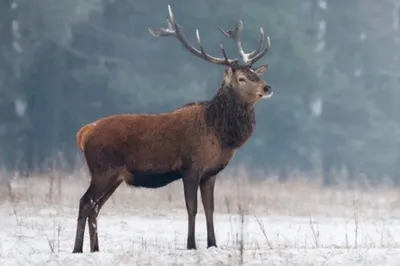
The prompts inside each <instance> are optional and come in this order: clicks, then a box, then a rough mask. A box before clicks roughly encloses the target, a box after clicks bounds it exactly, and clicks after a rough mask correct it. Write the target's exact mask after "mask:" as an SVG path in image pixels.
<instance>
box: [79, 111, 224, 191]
mask: <svg viewBox="0 0 400 266" xmlns="http://www.w3.org/2000/svg"><path fill="white" fill-rule="evenodd" d="M196 106H198V104H193V105H190V106H186V107H185V108H184V109H186V110H182V109H178V110H177V111H175V112H172V113H168V114H162V115H118V116H110V117H106V118H103V119H101V120H99V121H96V122H93V123H90V124H88V125H86V126H84V127H82V128H81V130H80V131H79V132H78V134H77V142H78V146H79V147H80V149H81V150H82V151H83V152H84V155H85V158H86V161H87V164H88V167H89V170H90V172H91V173H93V177H94V179H98V178H101V173H104V172H108V171H110V169H113V170H115V171H116V172H118V173H119V174H120V175H121V176H122V177H123V179H124V181H125V183H126V184H128V185H130V186H134V187H143V188H160V187H163V186H166V185H168V184H169V183H171V182H174V181H176V180H179V179H181V178H182V177H183V175H184V174H185V169H188V168H190V167H191V162H193V161H194V160H195V158H194V157H195V156H196V160H199V156H201V154H209V153H210V152H211V154H216V153H217V151H218V150H219V145H218V141H217V139H216V138H215V137H214V134H212V132H210V128H209V127H207V126H206V125H205V120H204V118H203V117H204V114H202V112H201V110H202V109H200V108H197V107H196ZM187 108H190V109H191V110H188V109H187ZM207 132H208V134H207ZM204 133H206V134H204ZM197 136H199V137H197ZM204 136H206V138H207V139H208V140H209V139H213V138H214V139H215V141H213V143H214V145H209V142H208V141H207V143H206V142H204V145H201V142H202V140H201V139H204ZM199 145H201V146H199ZM207 145H208V146H209V147H207ZM199 151H200V152H199ZM206 157H208V156H206ZM213 157H214V158H213V159H216V160H215V161H216V162H217V161H219V160H218V158H216V157H215V156H213ZM217 157H218V156H217ZM208 159H211V158H208ZM227 163H228V162H226V163H225V162H223V164H222V165H221V164H217V165H212V166H211V167H209V168H207V169H203V170H202V171H203V173H202V176H203V178H206V177H207V176H211V175H215V174H217V173H219V172H220V171H222V170H223V169H224V168H225V166H226V165H227ZM97 173H98V174H100V176H99V175H97ZM98 181H100V182H101V181H102V180H98Z"/></svg>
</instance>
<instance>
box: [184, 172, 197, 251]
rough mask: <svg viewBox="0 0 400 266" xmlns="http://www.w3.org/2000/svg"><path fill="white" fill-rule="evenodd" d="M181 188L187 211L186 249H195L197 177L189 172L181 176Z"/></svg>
mask: <svg viewBox="0 0 400 266" xmlns="http://www.w3.org/2000/svg"><path fill="white" fill-rule="evenodd" d="M183 188H184V195H185V202H186V209H187V213H188V234H187V249H196V240H195V223H196V214H197V190H198V188H199V179H198V177H197V175H195V174H190V175H186V176H185V177H183Z"/></svg>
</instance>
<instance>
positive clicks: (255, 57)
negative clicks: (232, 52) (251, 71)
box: [246, 36, 271, 66]
mask: <svg viewBox="0 0 400 266" xmlns="http://www.w3.org/2000/svg"><path fill="white" fill-rule="evenodd" d="M270 46H271V40H270V38H269V36H268V37H267V40H266V42H265V47H264V48H263V49H262V50H261V51H260V52H259V53H257V54H256V55H255V56H254V57H253V58H251V59H250V60H249V62H247V63H246V65H248V66H252V65H253V64H254V63H255V62H257V61H258V60H260V59H261V58H262V57H263V56H264V55H265V54H266V53H267V52H268V49H269V47H270Z"/></svg>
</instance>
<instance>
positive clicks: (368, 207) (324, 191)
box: [0, 168, 400, 218]
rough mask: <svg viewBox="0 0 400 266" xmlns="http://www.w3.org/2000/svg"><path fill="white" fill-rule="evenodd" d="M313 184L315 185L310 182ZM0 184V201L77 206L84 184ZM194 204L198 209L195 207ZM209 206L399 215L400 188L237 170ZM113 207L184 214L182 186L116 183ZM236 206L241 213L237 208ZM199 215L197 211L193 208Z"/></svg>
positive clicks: (82, 173) (58, 180) (51, 177)
mask: <svg viewBox="0 0 400 266" xmlns="http://www.w3.org/2000/svg"><path fill="white" fill-rule="evenodd" d="M316 180H317V181H316ZM2 184H3V185H1V183H0V189H1V194H0V202H1V201H3V203H4V202H9V203H12V204H16V205H18V204H24V203H26V202H29V204H33V205H37V206H42V205H43V204H44V203H45V204H49V205H54V206H58V207H67V208H77V206H78V202H79V199H80V197H81V196H82V195H83V193H84V192H85V190H86V189H87V187H88V184H89V176H88V174H87V172H86V170H85V169H84V168H82V169H80V170H78V171H76V173H75V174H72V175H64V174H60V173H57V172H52V173H50V174H48V175H46V176H31V177H29V178H19V179H14V180H12V181H11V182H4V181H3V183H2ZM200 202H201V201H199V205H201V203H200ZM215 205H216V206H215V208H216V211H218V212H221V213H238V212H239V211H242V212H244V213H245V214H252V215H253V214H263V215H269V214H278V215H289V216H306V217H309V216H310V215H311V216H318V215H320V216H328V217H329V216H332V217H337V216H348V215H355V214H354V210H355V206H356V207H357V216H362V217H367V216H370V215H371V212H373V213H374V215H379V216H380V217H384V216H389V217H392V218H396V217H400V211H399V210H400V208H399V206H400V189H399V188H392V187H389V186H381V187H365V186H364V187H358V186H353V188H348V187H347V188H346V187H343V186H341V187H334V188H326V187H324V186H323V185H322V184H321V182H318V179H316V178H314V179H313V180H312V181H310V179H309V178H306V177H302V176H299V175H298V176H296V177H295V178H292V179H289V181H287V182H285V183H281V182H279V181H278V179H277V178H276V177H274V176H269V177H268V178H266V179H264V180H261V181H256V180H252V179H251V176H250V175H249V174H248V173H246V172H245V171H243V170H236V169H235V171H229V172H228V171H226V172H225V173H223V174H220V175H219V177H218V179H217V182H216V190H215ZM115 206H119V208H124V207H127V208H132V207H134V208H135V209H136V210H138V211H141V210H149V209H153V210H154V211H155V212H160V214H162V212H163V211H165V210H172V209H175V210H184V207H185V205H184V197H183V188H182V182H180V181H176V182H174V183H172V184H170V185H168V186H166V187H163V188H160V189H142V188H131V187H128V186H126V185H125V184H122V185H121V186H120V187H119V188H118V189H117V191H116V192H115V193H114V194H113V196H112V197H111V198H110V200H109V201H108V202H107V203H106V204H105V206H104V208H103V209H104V211H106V210H107V209H110V208H111V209H113V208H114V207H115ZM239 208H242V210H239ZM199 209H200V211H201V210H202V208H201V207H200V208H199Z"/></svg>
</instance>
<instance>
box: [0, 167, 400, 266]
mask: <svg viewBox="0 0 400 266" xmlns="http://www.w3.org/2000/svg"><path fill="white" fill-rule="evenodd" d="M74 180H75V181H74ZM76 180H78V181H76ZM87 184H88V180H87V175H86V174H85V173H83V174H82V173H81V174H78V175H77V176H74V177H68V176H59V175H57V174H55V175H49V176H48V177H35V178H32V179H28V180H23V181H15V180H14V181H13V182H12V183H11V189H10V187H7V186H5V185H3V186H1V187H0V204H1V205H0V239H1V242H0V265H7V266H12V265H74V266H78V265H240V264H241V263H242V264H243V265H335V266H336V265H399V261H400V208H399V207H400V190H396V189H391V188H379V189H360V188H353V189H349V188H347V189H344V188H342V189H326V188H322V186H320V185H318V184H315V183H314V184H312V183H308V182H305V181H289V182H287V183H285V184H280V183H278V182H277V181H275V180H273V179H269V180H268V181H263V182H261V183H260V182H258V183H255V182H250V181H248V180H247V179H246V178H245V177H243V178H242V179H241V181H232V180H231V179H229V177H228V176H224V175H221V176H220V177H219V180H218V182H217V184H216V196H215V201H216V212H217V213H216V215H215V226H216V237H217V244H218V245H219V247H218V248H211V249H206V226H205V218H204V212H203V208H202V205H201V201H200V200H199V212H198V215H197V223H196V240H197V247H198V250H195V251H188V250H186V249H185V246H186V232H187V219H186V210H185V208H184V206H185V205H184V199H183V191H182V184H181V182H180V181H177V182H176V183H173V184H172V185H170V186H168V187H165V188H162V189H158V190H146V189H132V188H128V187H126V186H125V185H124V184H123V185H121V186H120V187H119V189H118V190H117V191H116V193H115V194H114V195H113V196H112V198H111V199H110V200H109V201H108V202H107V203H106V204H105V206H104V207H103V209H102V210H101V212H100V215H99V218H98V230H99V245H100V252H98V253H90V252H89V235H88V229H86V236H85V241H84V251H83V253H82V254H72V248H73V242H74V237H75V229H76V218H77V213H78V203H79V198H80V197H81V196H82V194H83V193H84V191H85V190H86V189H87ZM239 206H241V209H242V210H243V212H244V214H243V215H241V214H240V212H239V211H238V210H239V208H240V207H239Z"/></svg>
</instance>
